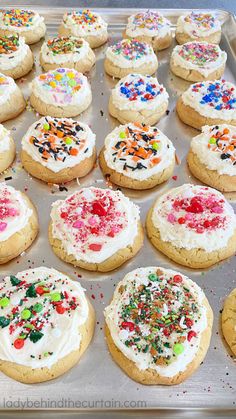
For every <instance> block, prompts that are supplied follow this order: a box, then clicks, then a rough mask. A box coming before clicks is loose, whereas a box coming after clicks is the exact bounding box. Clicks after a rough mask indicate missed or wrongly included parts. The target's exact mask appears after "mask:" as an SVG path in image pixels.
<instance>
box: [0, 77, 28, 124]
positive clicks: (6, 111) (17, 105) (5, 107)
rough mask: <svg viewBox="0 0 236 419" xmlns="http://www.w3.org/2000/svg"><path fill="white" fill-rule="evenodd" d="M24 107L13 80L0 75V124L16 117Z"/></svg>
mask: <svg viewBox="0 0 236 419" xmlns="http://www.w3.org/2000/svg"><path fill="white" fill-rule="evenodd" d="M25 105H26V103H25V99H24V96H23V94H22V92H21V90H20V89H19V87H18V86H17V84H16V83H15V82H14V80H13V79H12V78H11V77H7V76H5V75H4V74H2V73H0V107H1V112H0V122H4V121H7V120H8V119H12V118H15V117H16V116H18V115H19V114H20V113H21V112H23V110H24V109H25Z"/></svg>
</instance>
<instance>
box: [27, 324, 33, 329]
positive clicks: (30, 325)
mask: <svg viewBox="0 0 236 419" xmlns="http://www.w3.org/2000/svg"><path fill="white" fill-rule="evenodd" d="M25 327H26V328H27V329H34V325H33V324H30V323H27V324H25Z"/></svg>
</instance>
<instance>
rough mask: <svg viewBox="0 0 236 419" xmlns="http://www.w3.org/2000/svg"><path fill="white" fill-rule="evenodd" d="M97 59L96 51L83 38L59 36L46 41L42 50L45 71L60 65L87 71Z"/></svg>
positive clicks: (42, 63)
mask: <svg viewBox="0 0 236 419" xmlns="http://www.w3.org/2000/svg"><path fill="white" fill-rule="evenodd" d="M95 61H96V58H95V55H94V52H93V51H92V49H91V48H90V46H89V44H88V42H87V41H85V40H84V39H82V38H75V37H72V36H71V37H68V36H59V37H57V38H53V39H49V40H48V41H45V42H44V44H43V45H42V47H41V51H40V64H41V66H42V67H43V69H44V70H45V71H49V70H55V69H56V68H58V67H67V68H75V70H77V71H79V72H81V73H86V72H87V71H89V70H91V68H92V66H93V65H94V63H95Z"/></svg>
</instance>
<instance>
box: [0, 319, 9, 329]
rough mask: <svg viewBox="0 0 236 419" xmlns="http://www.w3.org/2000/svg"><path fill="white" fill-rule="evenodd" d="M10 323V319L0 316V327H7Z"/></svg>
mask: <svg viewBox="0 0 236 419" xmlns="http://www.w3.org/2000/svg"><path fill="white" fill-rule="evenodd" d="M9 324H10V319H7V318H6V317H4V316H0V327H1V328H2V329H4V327H7V326H8V325H9Z"/></svg>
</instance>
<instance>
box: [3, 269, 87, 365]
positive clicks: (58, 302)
mask: <svg viewBox="0 0 236 419" xmlns="http://www.w3.org/2000/svg"><path fill="white" fill-rule="evenodd" d="M27 277H28V273H27V272H26V273H25V275H21V274H19V277H18V276H14V275H10V277H9V278H5V279H4V280H3V282H2V283H1V287H0V330H1V329H5V328H7V329H8V333H9V338H10V340H11V341H12V346H13V347H14V348H15V349H16V350H17V351H18V350H22V349H23V348H26V347H27V346H28V344H29V342H32V343H33V344H36V343H37V342H38V341H39V340H41V339H42V338H43V337H45V336H46V335H47V334H48V333H49V331H51V332H52V333H53V330H54V329H55V328H56V327H57V317H58V316H59V317H60V316H62V315H64V316H65V317H66V318H69V317H70V316H71V315H72V313H73V312H75V311H78V310H80V304H79V301H78V299H77V297H76V296H75V295H74V294H75V293H74V292H73V291H72V290H70V288H71V286H70V282H69V280H68V279H67V278H64V277H63V278H61V277H60V276H59V278H58V279H57V278H53V277H52V276H51V275H50V273H49V274H48V275H45V276H44V277H42V275H40V276H39V277H38V278H37V276H36V279H35V280H31V281H29V279H28V278H27ZM65 288H66V290H65ZM62 289H63V291H62ZM2 311H3V312H2ZM55 316H56V317H55ZM65 321H66V320H65ZM46 345H47V343H46V342H45V346H46ZM33 351H34V352H33ZM32 352H33V353H31V354H29V358H37V359H43V358H44V357H48V356H51V355H53V352H43V353H41V354H38V349H37V345H35V349H33V350H32Z"/></svg>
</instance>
